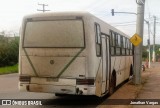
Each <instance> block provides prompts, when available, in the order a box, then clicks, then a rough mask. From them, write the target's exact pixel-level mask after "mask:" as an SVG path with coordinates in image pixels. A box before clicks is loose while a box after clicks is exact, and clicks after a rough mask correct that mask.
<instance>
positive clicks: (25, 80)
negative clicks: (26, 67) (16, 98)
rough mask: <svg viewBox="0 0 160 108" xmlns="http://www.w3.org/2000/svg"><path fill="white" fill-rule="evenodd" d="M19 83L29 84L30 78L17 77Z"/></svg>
mask: <svg viewBox="0 0 160 108" xmlns="http://www.w3.org/2000/svg"><path fill="white" fill-rule="evenodd" d="M19 81H20V82H30V81H31V77H30V76H19Z"/></svg>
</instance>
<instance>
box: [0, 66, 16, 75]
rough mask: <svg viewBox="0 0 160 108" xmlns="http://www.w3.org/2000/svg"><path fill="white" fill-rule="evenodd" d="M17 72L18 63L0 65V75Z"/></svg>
mask: <svg viewBox="0 0 160 108" xmlns="http://www.w3.org/2000/svg"><path fill="white" fill-rule="evenodd" d="M17 72H18V64H16V65H13V66H5V67H0V75H2V74H9V73H17Z"/></svg>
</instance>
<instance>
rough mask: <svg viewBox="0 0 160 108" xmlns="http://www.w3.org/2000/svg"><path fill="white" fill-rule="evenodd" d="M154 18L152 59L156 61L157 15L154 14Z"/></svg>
mask: <svg viewBox="0 0 160 108" xmlns="http://www.w3.org/2000/svg"><path fill="white" fill-rule="evenodd" d="M153 18H154V34H153V55H152V57H153V58H152V61H153V62H155V61H156V59H155V35H156V16H153Z"/></svg>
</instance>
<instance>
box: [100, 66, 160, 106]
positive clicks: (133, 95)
mask: <svg viewBox="0 0 160 108" xmlns="http://www.w3.org/2000/svg"><path fill="white" fill-rule="evenodd" d="M158 71H160V66H152V67H151V68H150V69H146V70H145V71H143V72H141V73H142V83H141V84H140V85H135V84H133V82H132V80H130V81H129V82H127V83H126V84H124V85H123V86H122V87H120V88H119V89H118V90H117V91H116V92H115V93H114V94H113V95H111V96H110V97H109V98H108V99H147V98H146V97H147V96H146V97H145V95H146V94H143V92H145V89H144V87H145V86H144V85H145V84H146V83H147V84H148V83H149V81H150V80H149V81H148V79H149V78H150V76H152V74H155V73H157V72H158ZM159 74H160V72H159ZM152 79H154V77H153V78H152ZM157 80H158V79H157ZM151 93H152V92H151ZM141 94H143V95H142V96H143V97H144V98H143V97H142V96H141ZM141 97H142V98H141ZM152 107H153V106H148V107H146V106H142V105H140V106H138V105H136V106H135V105H106V104H105V102H103V103H102V105H100V106H98V108H152ZM155 107H156V108H160V106H154V107H153V108H155Z"/></svg>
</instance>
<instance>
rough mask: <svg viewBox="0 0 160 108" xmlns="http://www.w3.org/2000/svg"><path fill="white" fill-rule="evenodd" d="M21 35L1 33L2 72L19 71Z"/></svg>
mask: <svg viewBox="0 0 160 108" xmlns="http://www.w3.org/2000/svg"><path fill="white" fill-rule="evenodd" d="M18 51H19V37H5V36H3V35H0V74H6V73H15V72H18V54H19V52H18Z"/></svg>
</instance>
